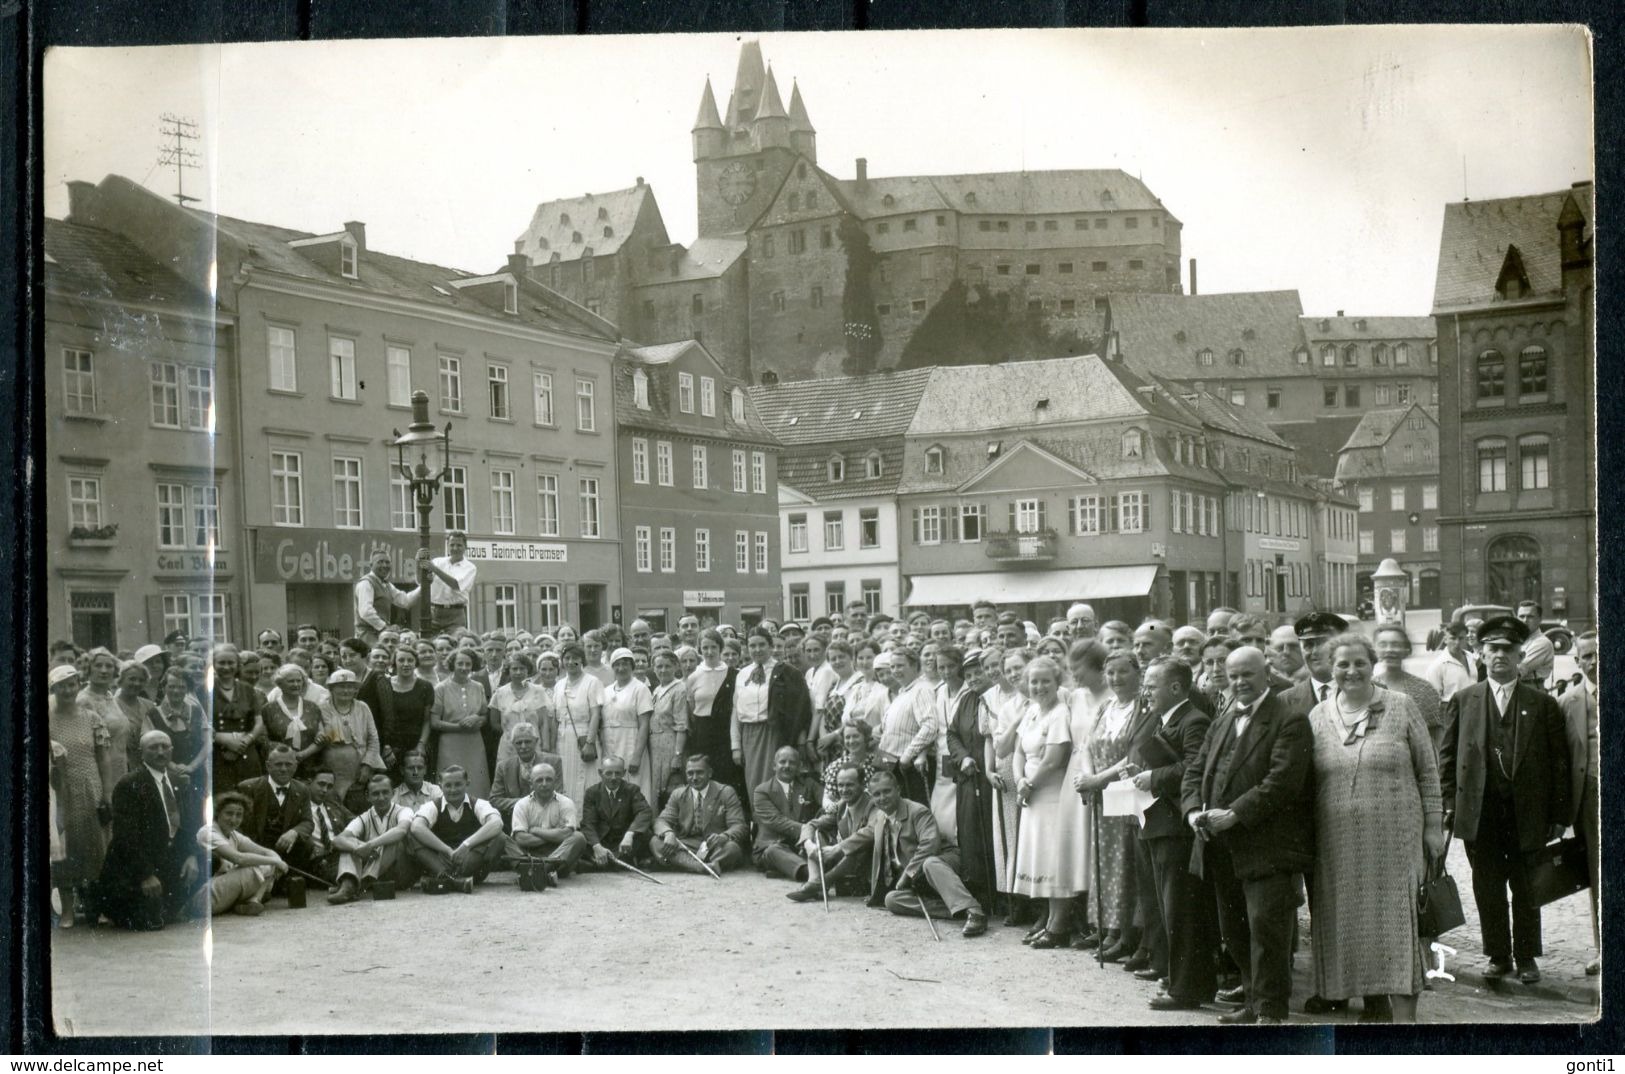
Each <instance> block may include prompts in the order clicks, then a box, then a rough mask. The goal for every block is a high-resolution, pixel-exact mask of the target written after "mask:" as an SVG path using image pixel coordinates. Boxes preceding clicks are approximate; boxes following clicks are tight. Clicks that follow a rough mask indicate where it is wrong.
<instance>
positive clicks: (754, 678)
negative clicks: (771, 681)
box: [750, 664, 767, 686]
mask: <svg viewBox="0 0 1625 1074" xmlns="http://www.w3.org/2000/svg"><path fill="white" fill-rule="evenodd" d="M766 681H767V672H766V671H765V670H764V669H763V668H762V665H760V664H757V665H756V667H755V668H754V669H753V670H752V671H751V673H750V683H751V685H752V686H760V685H762V683H764V682H766Z"/></svg>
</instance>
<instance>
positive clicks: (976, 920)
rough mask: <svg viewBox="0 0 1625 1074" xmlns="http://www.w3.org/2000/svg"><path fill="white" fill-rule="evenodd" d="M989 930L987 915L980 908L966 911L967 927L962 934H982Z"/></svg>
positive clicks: (968, 935)
mask: <svg viewBox="0 0 1625 1074" xmlns="http://www.w3.org/2000/svg"><path fill="white" fill-rule="evenodd" d="M986 931H987V915H986V914H984V913H982V911H980V910H969V911H966V913H965V927H964V929H963V930H962V931H961V932H960V935H961V936H965V937H971V936H980V935H982V934H983V933H984V932H986Z"/></svg>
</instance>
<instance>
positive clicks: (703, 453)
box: [693, 444, 711, 489]
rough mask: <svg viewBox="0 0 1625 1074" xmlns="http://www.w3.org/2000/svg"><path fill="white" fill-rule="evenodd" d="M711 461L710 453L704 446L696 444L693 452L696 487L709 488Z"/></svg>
mask: <svg viewBox="0 0 1625 1074" xmlns="http://www.w3.org/2000/svg"><path fill="white" fill-rule="evenodd" d="M710 469H711V459H710V453H709V451H708V450H707V448H706V447H705V445H704V444H695V445H694V450H693V471H694V487H695V488H697V489H703V488H707V487H709V485H710V477H709V474H710Z"/></svg>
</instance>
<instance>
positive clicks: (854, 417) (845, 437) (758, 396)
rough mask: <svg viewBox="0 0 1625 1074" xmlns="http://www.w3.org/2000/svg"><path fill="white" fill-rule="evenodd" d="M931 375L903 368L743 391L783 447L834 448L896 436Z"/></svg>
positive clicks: (904, 429) (907, 421)
mask: <svg viewBox="0 0 1625 1074" xmlns="http://www.w3.org/2000/svg"><path fill="white" fill-rule="evenodd" d="M931 373H932V371H931V370H930V369H905V370H897V371H893V372H888V373H870V374H867V375H865V376H857V377H839V378H827V379H822V380H795V381H783V382H780V383H778V384H761V385H756V386H753V387H751V388H750V389H748V392H749V395H750V397H751V400H752V401H753V402H754V403H755V404H756V409H757V410H758V412H760V414H761V415H762V420H763V421H764V422H766V424H767V427H768V429H770V430H771V431H772V433H773V435H774V436H776V437H778V439H779V441H780V442H781V443H783V444H785V445H786V446H789V447H796V446H799V445H804V444H834V445H839V444H842V443H846V442H848V441H853V440H874V439H879V438H883V437H901V436H902V435H903V434H904V433H906V432H907V431H908V428H909V424H910V422H912V421H913V420H914V412H915V409H916V408H917V407H918V406H919V403H920V396H921V395H922V394H924V392H925V389H926V385H927V384H928V383H929V382H930V380H931ZM827 455H828V453H825V457H827ZM789 483H790V484H791V485H794V486H795V487H796V488H799V489H802V491H803V492H808V493H809V494H810V491H811V490H809V489H805V488H802V486H801V485H799V484H797V483H796V482H794V481H791V482H789Z"/></svg>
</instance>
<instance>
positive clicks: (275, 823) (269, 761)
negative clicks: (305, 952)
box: [237, 743, 316, 888]
mask: <svg viewBox="0 0 1625 1074" xmlns="http://www.w3.org/2000/svg"><path fill="white" fill-rule="evenodd" d="M298 769H299V757H298V755H297V754H295V753H294V751H293V748H292V747H290V746H288V745H287V744H286V743H279V744H278V745H275V746H272V747H271V750H270V753H268V754H267V755H266V758H265V775H263V776H255V777H253V778H252V779H245V780H243V781H242V782H241V783H239V784H237V792H238V793H239V794H241V795H242V796H243V797H245V798H247V799H248V813H247V815H246V816H245V817H244V818H243V824H242V832H243V834H244V835H245V836H247V837H248V838H249V839H252V840H253V841H254V842H256V843H258V844H259V845H260V846H262V847H268V848H270V849H271V850H274V851H276V852H277V853H278V854H280V855H282V859H283V860H284V861H286V862H287V863H288V864H289V865H291V866H293V867H294V868H296V869H304V870H306V871H307V872H308V871H309V870H310V866H311V864H312V863H311V861H310V849H311V847H312V845H313V844H312V842H311V839H310V833H311V829H312V828H314V827H315V823H316V822H315V820H314V818H313V817H312V815H311V812H310V788H309V787H308V786H307V785H306V784H305V783H303V782H301V781H300V780H297V779H295V778H294V773H295V772H297V771H298ZM284 879H286V877H285V876H283V877H279V878H278V879H277V886H278V888H280V887H281V886H282V882H283V880H284Z"/></svg>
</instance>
